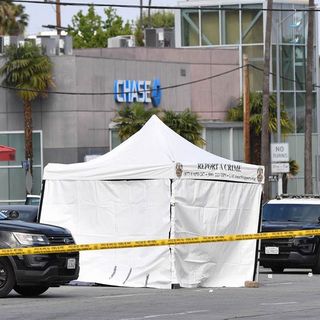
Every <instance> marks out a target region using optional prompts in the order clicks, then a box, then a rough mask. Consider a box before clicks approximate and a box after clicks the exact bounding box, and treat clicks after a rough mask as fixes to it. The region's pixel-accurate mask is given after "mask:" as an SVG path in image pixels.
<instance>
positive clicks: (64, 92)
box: [0, 67, 243, 96]
mask: <svg viewBox="0 0 320 320" xmlns="http://www.w3.org/2000/svg"><path fill="white" fill-rule="evenodd" d="M242 68H243V67H237V68H234V69H230V70H228V71H225V72H222V73H219V74H215V75H212V76H208V77H205V78H201V79H197V80H193V81H188V82H183V83H180V84H176V85H170V86H165V87H161V88H160V90H161V91H164V90H168V89H174V88H179V87H183V86H186V85H190V84H195V83H199V82H202V81H206V80H211V79H214V78H218V77H221V76H224V75H226V74H228V73H232V72H235V71H237V70H240V69H242ZM0 88H3V89H7V90H13V91H27V92H38V93H44V94H60V95H73V96H108V95H114V94H115V92H67V91H43V90H35V89H28V88H26V89H21V88H15V87H10V86H6V85H0ZM152 91H153V89H150V90H143V91H139V92H138V93H143V92H152ZM128 93H133V92H128ZM134 93H136V92H134Z"/></svg>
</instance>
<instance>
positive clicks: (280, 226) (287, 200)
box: [260, 196, 320, 274]
mask: <svg viewBox="0 0 320 320" xmlns="http://www.w3.org/2000/svg"><path fill="white" fill-rule="evenodd" d="M262 216H263V221H262V232H273V231H291V230H308V229H319V228H320V198H319V197H316V196H313V197H312V196H291V197H289V196H286V197H284V196H282V197H279V198H278V199H275V200H270V201H269V202H267V203H266V204H265V205H264V206H263V212H262ZM319 243H320V238H319V237H318V236H307V237H294V238H282V239H268V240H262V241H261V251H260V265H262V266H263V267H266V268H271V269H272V271H273V272H283V270H284V269H285V268H311V269H312V272H313V273H314V274H320V245H319Z"/></svg>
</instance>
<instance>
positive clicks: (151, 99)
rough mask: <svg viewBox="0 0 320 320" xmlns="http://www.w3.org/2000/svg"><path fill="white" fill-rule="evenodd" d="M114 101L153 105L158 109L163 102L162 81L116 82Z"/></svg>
mask: <svg viewBox="0 0 320 320" xmlns="http://www.w3.org/2000/svg"><path fill="white" fill-rule="evenodd" d="M114 99H115V101H116V102H119V103H123V102H124V103H132V102H142V103H152V104H153V106H154V107H157V106H159V104H160V101H161V87H160V80H159V79H155V80H153V81H150V80H115V81H114Z"/></svg>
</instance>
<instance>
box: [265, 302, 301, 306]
mask: <svg viewBox="0 0 320 320" xmlns="http://www.w3.org/2000/svg"><path fill="white" fill-rule="evenodd" d="M296 303H297V302H295V301H289V302H270V303H260V305H262V306H277V305H286V304H296Z"/></svg>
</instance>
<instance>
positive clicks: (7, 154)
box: [0, 145, 16, 161]
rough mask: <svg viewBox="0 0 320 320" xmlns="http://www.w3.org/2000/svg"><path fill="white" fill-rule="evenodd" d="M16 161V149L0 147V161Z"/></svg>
mask: <svg viewBox="0 0 320 320" xmlns="http://www.w3.org/2000/svg"><path fill="white" fill-rule="evenodd" d="M14 160H16V149H15V148H11V147H7V146H2V145H0V161H14Z"/></svg>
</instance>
